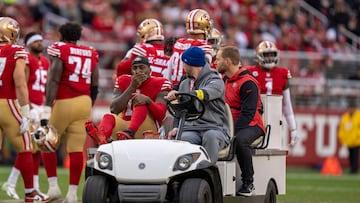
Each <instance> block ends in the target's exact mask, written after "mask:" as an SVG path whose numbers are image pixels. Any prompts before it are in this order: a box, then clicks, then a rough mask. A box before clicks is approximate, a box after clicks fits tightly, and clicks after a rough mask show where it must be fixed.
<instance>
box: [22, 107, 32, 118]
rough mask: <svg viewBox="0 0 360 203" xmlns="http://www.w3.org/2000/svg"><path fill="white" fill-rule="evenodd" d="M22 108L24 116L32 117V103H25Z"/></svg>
mask: <svg viewBox="0 0 360 203" xmlns="http://www.w3.org/2000/svg"><path fill="white" fill-rule="evenodd" d="M20 110H21V114H22V115H23V117H27V118H29V117H30V105H29V104H25V105H24V106H21V107H20Z"/></svg>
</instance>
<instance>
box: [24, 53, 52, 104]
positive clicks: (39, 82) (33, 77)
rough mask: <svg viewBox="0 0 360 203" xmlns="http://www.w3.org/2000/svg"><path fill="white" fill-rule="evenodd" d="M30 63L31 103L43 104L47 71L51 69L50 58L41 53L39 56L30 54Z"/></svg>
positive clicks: (29, 85) (29, 84)
mask: <svg viewBox="0 0 360 203" xmlns="http://www.w3.org/2000/svg"><path fill="white" fill-rule="evenodd" d="M28 58H29V63H28V64H27V65H28V67H29V81H28V89H29V95H30V96H29V99H30V102H31V103H34V104H36V105H39V106H41V105H43V103H44V98H45V86H46V81H47V71H48V70H49V65H50V62H49V59H47V58H46V57H45V56H43V55H40V58H37V57H35V56H33V55H31V54H28Z"/></svg>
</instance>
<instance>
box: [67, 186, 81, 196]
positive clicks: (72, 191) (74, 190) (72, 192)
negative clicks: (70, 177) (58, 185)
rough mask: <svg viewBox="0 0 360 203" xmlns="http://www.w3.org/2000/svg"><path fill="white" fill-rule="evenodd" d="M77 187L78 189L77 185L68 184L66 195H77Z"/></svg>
mask: <svg viewBox="0 0 360 203" xmlns="http://www.w3.org/2000/svg"><path fill="white" fill-rule="evenodd" d="M77 189H78V186H77V185H69V189H68V192H67V194H66V196H70V197H71V196H77Z"/></svg>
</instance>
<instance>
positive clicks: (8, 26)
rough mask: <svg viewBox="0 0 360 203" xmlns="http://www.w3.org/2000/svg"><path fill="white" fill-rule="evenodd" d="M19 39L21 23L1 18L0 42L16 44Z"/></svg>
mask: <svg viewBox="0 0 360 203" xmlns="http://www.w3.org/2000/svg"><path fill="white" fill-rule="evenodd" d="M19 37H20V27H19V23H18V22H17V21H16V20H14V19H12V18H10V17H0V42H7V43H12V44H15V43H16V42H17V41H18V40H19Z"/></svg>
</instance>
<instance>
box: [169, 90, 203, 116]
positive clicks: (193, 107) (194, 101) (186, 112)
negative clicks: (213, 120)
mask: <svg viewBox="0 0 360 203" xmlns="http://www.w3.org/2000/svg"><path fill="white" fill-rule="evenodd" d="M176 95H177V96H178V99H176V100H173V101H168V102H167V106H168V110H169V112H170V114H171V115H172V116H174V117H175V118H178V119H180V118H181V117H182V116H184V117H185V118H183V119H185V121H193V120H197V119H199V118H201V117H202V116H203V115H204V112H205V104H204V102H203V101H201V100H200V99H199V98H198V97H197V96H195V95H192V94H189V93H177V94H176Z"/></svg>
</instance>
